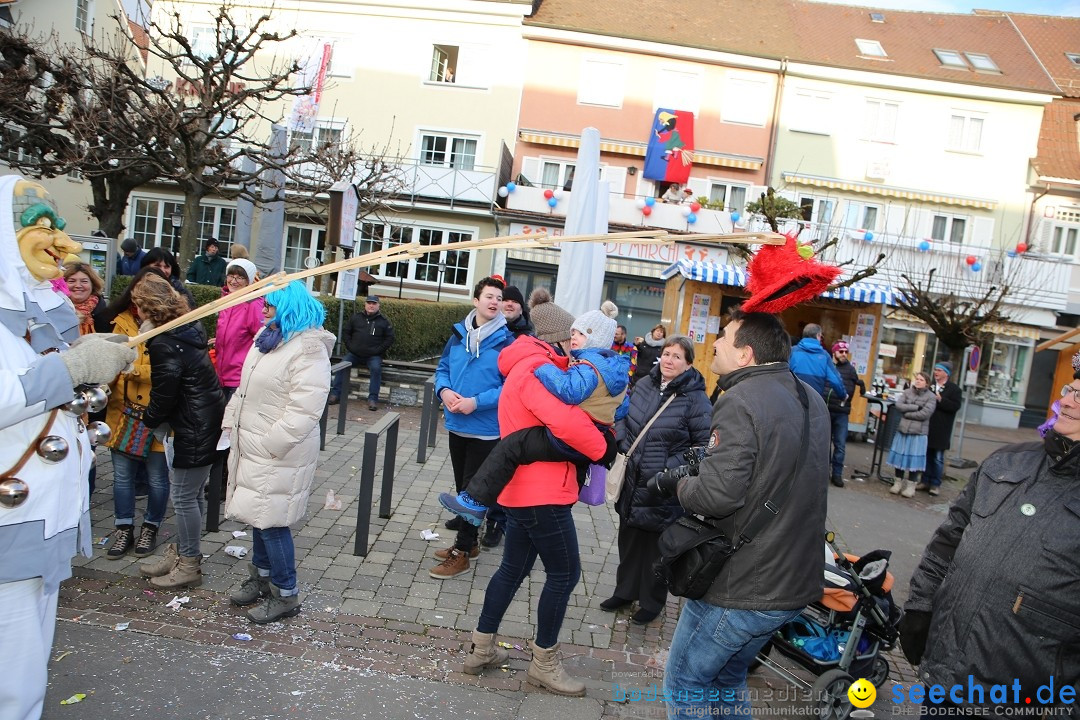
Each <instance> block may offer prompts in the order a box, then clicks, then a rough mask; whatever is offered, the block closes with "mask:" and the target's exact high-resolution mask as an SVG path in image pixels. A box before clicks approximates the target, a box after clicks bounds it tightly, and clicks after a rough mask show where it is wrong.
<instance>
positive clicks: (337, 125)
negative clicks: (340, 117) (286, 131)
mask: <svg viewBox="0 0 1080 720" xmlns="http://www.w3.org/2000/svg"><path fill="white" fill-rule="evenodd" d="M344 134H345V123H343V122H340V121H336V120H316V121H315V127H314V128H313V129H312V130H311V132H303V131H301V130H293V131H292V135H291V137H290V138H289V147H290V148H293V149H298V150H300V151H301V152H305V153H306V152H311V151H312V150H313V149H315V148H322V147H333V146H335V145H339V144H341V138H342V136H343V135H344Z"/></svg>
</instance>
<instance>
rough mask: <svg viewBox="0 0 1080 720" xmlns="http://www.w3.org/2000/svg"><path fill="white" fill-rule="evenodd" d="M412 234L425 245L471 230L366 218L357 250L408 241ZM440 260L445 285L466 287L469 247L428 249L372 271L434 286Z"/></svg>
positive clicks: (457, 238)
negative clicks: (386, 221)
mask: <svg viewBox="0 0 1080 720" xmlns="http://www.w3.org/2000/svg"><path fill="white" fill-rule="evenodd" d="M414 235H415V237H416V241H417V242H418V243H420V244H421V245H424V246H427V247H437V246H439V245H445V244H447V243H456V242H464V241H467V240H472V239H473V234H472V233H471V232H465V231H460V230H449V229H444V228H436V227H428V226H422V227H421V226H417V227H412V226H404V225H391V224H385V223H368V222H366V223H361V225H360V243H359V245H360V246H359V247H358V248H357V252H358V253H361V254H366V253H370V252H375V251H377V250H383V249H388V248H392V247H395V246H397V245H403V244H407V243H410V242H412V241H413V237H414ZM440 262H444V263H446V272H445V273H444V274H443V277H442V282H443V284H444V285H456V286H458V287H467V284H468V282H469V251H468V250H443V251H442V252H438V253H434V252H433V253H428V254H427V255H421V256H420V257H417V258H415V259H412V260H407V261H402V262H396V263H386V264H385V265H382V266H381V267H378V268H373V269H372V272H373V273H375V274H376V275H381V276H383V277H387V278H404V279H406V280H415V281H418V282H425V283H430V284H431V285H432V286H434V285H437V284H438V283H439V263H440Z"/></svg>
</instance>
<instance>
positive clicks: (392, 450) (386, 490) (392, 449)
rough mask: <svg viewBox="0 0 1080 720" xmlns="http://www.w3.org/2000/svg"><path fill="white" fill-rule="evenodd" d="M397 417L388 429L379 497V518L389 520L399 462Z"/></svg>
mask: <svg viewBox="0 0 1080 720" xmlns="http://www.w3.org/2000/svg"><path fill="white" fill-rule="evenodd" d="M394 415H397V413H394ZM397 433H398V421H397V417H395V418H394V422H393V423H392V424H391V425H390V427H388V428H386V448H385V449H384V450H383V455H384V457H383V470H382V491H381V492H380V495H379V517H381V518H389V517H390V515H391V514H392V513H391V512H390V503H391V502H392V501H393V499H394V465H395V464H396V461H397Z"/></svg>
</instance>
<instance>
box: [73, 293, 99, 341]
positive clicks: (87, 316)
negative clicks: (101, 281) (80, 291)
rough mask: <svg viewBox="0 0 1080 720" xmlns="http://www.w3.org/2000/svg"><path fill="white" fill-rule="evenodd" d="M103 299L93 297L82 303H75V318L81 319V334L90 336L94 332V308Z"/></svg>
mask: <svg viewBox="0 0 1080 720" xmlns="http://www.w3.org/2000/svg"><path fill="white" fill-rule="evenodd" d="M100 300H101V298H99V297H98V296H97V295H91V296H90V297H88V298H86V299H85V300H83V301H82V302H77V303H75V316H76V317H78V318H79V334H80V335H89V334H90V333H92V332H94V308H96V307H97V306H98V302H100Z"/></svg>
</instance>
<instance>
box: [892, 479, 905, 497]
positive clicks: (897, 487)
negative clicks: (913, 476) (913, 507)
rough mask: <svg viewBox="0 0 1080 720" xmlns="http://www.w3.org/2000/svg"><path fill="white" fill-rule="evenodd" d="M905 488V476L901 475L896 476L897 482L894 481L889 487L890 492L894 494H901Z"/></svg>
mask: <svg viewBox="0 0 1080 720" xmlns="http://www.w3.org/2000/svg"><path fill="white" fill-rule="evenodd" d="M903 489H904V477H903V476H900V477H898V478H896V482H894V483H893V484H892V487H891V488H889V492H890V493H892V494H893V495H899V494H900V491H901V490H903Z"/></svg>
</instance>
